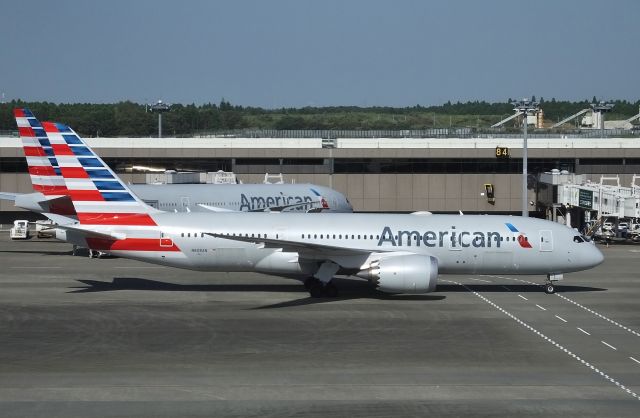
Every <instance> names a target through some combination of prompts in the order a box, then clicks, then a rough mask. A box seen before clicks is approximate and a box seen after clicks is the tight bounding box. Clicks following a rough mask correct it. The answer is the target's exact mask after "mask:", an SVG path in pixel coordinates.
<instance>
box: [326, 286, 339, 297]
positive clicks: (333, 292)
mask: <svg viewBox="0 0 640 418" xmlns="http://www.w3.org/2000/svg"><path fill="white" fill-rule="evenodd" d="M324 294H325V296H326V297H328V298H335V297H337V296H338V288H337V287H336V285H334V284H333V283H331V282H329V283H327V285H326V286H325V287H324Z"/></svg>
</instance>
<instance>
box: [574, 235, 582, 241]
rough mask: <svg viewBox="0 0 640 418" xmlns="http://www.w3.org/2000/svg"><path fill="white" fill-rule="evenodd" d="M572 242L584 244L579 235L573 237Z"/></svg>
mask: <svg viewBox="0 0 640 418" xmlns="http://www.w3.org/2000/svg"><path fill="white" fill-rule="evenodd" d="M573 242H584V239H583V238H582V237H581V236H580V235H576V236H574V237H573Z"/></svg>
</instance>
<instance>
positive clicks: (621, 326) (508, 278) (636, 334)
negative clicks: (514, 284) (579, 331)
mask: <svg viewBox="0 0 640 418" xmlns="http://www.w3.org/2000/svg"><path fill="white" fill-rule="evenodd" d="M489 277H495V278H498V279H506V280H515V281H518V282H522V283H527V284H533V285H537V286H542V285H540V284H538V283H534V282H530V281H528V280H522V279H516V278H513V277H504V276H489ZM554 294H555V295H556V296H558V297H559V298H561V299H564V300H566V301H567V302H569V303H572V304H574V305H576V306H577V307H578V308H581V309H584V310H585V311H587V312H589V313H590V314H592V315H595V316H597V317H598V318H600V319H604V320H605V321H607V322H609V323H611V324H613V325H615V326H617V327H619V328H622V329H623V330H625V331H627V332H630V333H631V334H633V335H635V336H636V337H640V333H639V332H636V331H634V330H632V329H631V328H629V327H626V326H624V325H622V324H620V323H619V322H616V321H614V320H613V319H610V318H607V317H606V316H604V315H602V314H601V313H598V312H596V311H594V310H593V309H590V308H587V307H586V306H584V305H581V304H580V303H578V302H576V301H575V300H573V299H570V298H568V297H566V296H564V295H561V294H560V293H554Z"/></svg>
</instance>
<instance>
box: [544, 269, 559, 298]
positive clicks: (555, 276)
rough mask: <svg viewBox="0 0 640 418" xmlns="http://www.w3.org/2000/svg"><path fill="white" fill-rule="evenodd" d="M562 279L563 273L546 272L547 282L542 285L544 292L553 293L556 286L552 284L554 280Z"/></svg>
mask: <svg viewBox="0 0 640 418" xmlns="http://www.w3.org/2000/svg"><path fill="white" fill-rule="evenodd" d="M562 279H563V275H562V274H552V273H550V274H547V282H546V283H545V285H544V293H546V294H548V295H551V294H553V293H555V292H556V286H555V284H554V282H557V281H558V280H562Z"/></svg>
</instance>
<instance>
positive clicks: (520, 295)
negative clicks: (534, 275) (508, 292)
mask: <svg viewBox="0 0 640 418" xmlns="http://www.w3.org/2000/svg"><path fill="white" fill-rule="evenodd" d="M518 296H520V297H521V298H522V299H524V300H529V299H527V298H525V297H524V296H522V295H518Z"/></svg>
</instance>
